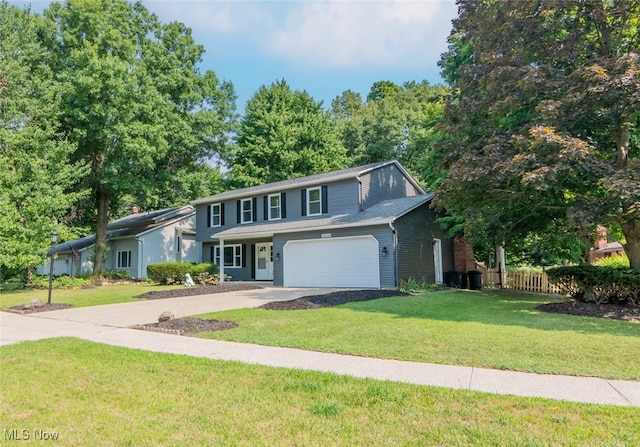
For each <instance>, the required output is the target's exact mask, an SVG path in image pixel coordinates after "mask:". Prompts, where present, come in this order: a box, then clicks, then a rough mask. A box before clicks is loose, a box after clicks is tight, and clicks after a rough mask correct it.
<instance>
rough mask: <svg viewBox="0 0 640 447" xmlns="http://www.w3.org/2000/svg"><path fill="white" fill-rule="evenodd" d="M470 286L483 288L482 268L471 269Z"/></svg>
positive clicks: (472, 288) (476, 288)
mask: <svg viewBox="0 0 640 447" xmlns="http://www.w3.org/2000/svg"><path fill="white" fill-rule="evenodd" d="M469 288H470V289H471V290H482V272H481V271H480V270H469Z"/></svg>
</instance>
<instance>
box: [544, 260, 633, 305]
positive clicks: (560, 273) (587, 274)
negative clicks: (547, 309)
mask: <svg viewBox="0 0 640 447" xmlns="http://www.w3.org/2000/svg"><path fill="white" fill-rule="evenodd" d="M547 274H548V275H549V280H550V281H551V282H553V283H554V284H556V285H557V286H558V287H560V288H561V290H562V291H563V292H564V293H567V294H568V295H569V296H571V297H572V298H574V299H576V300H578V301H584V302H595V303H598V304H604V303H614V304H629V305H632V306H640V271H638V270H634V269H631V268H629V267H612V266H595V265H578V266H570V267H556V268H553V269H549V270H548V271H547Z"/></svg>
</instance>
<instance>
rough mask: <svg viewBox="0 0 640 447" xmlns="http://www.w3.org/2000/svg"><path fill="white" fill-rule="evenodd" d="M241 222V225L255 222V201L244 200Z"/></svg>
mask: <svg viewBox="0 0 640 447" xmlns="http://www.w3.org/2000/svg"><path fill="white" fill-rule="evenodd" d="M240 203H241V214H240V216H241V221H240V223H243V224H244V223H251V222H253V200H251V199H244V200H242V201H241V202H240Z"/></svg>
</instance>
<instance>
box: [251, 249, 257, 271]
mask: <svg viewBox="0 0 640 447" xmlns="http://www.w3.org/2000/svg"><path fill="white" fill-rule="evenodd" d="M251 278H253V279H255V278H256V244H251Z"/></svg>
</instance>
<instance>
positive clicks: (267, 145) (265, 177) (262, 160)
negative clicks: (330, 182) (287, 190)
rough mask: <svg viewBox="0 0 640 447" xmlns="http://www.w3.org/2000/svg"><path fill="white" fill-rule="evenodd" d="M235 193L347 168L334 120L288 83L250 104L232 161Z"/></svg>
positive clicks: (263, 89)
mask: <svg viewBox="0 0 640 447" xmlns="http://www.w3.org/2000/svg"><path fill="white" fill-rule="evenodd" d="M228 162H229V165H230V166H231V170H230V173H229V176H230V179H231V182H232V184H233V186H234V187H244V186H253V185H259V184H263V183H269V182H275V181H279V180H286V179H290V178H295V177H302V176H306V175H311V174H317V173H320V172H326V171H331V170H334V169H341V168H344V167H346V166H348V159H347V156H346V151H345V149H344V147H343V145H342V144H341V143H340V140H339V137H338V130H337V127H336V125H335V122H334V120H333V119H332V117H331V114H330V113H328V112H327V111H325V110H323V108H322V104H321V103H319V102H316V101H315V100H314V99H313V98H312V97H311V96H309V94H308V93H307V92H305V91H302V92H300V91H292V90H291V88H290V87H289V85H288V84H287V82H286V81H285V80H280V81H277V82H275V83H273V84H271V85H270V86H268V87H267V86H262V87H260V89H259V90H258V91H257V92H256V93H255V94H254V95H253V96H252V97H251V99H250V100H249V101H248V102H247V107H246V112H245V115H244V117H243V118H242V120H241V123H240V129H239V132H238V136H237V147H236V148H235V151H234V152H233V153H232V154H231V156H230V157H229V159H228Z"/></svg>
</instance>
